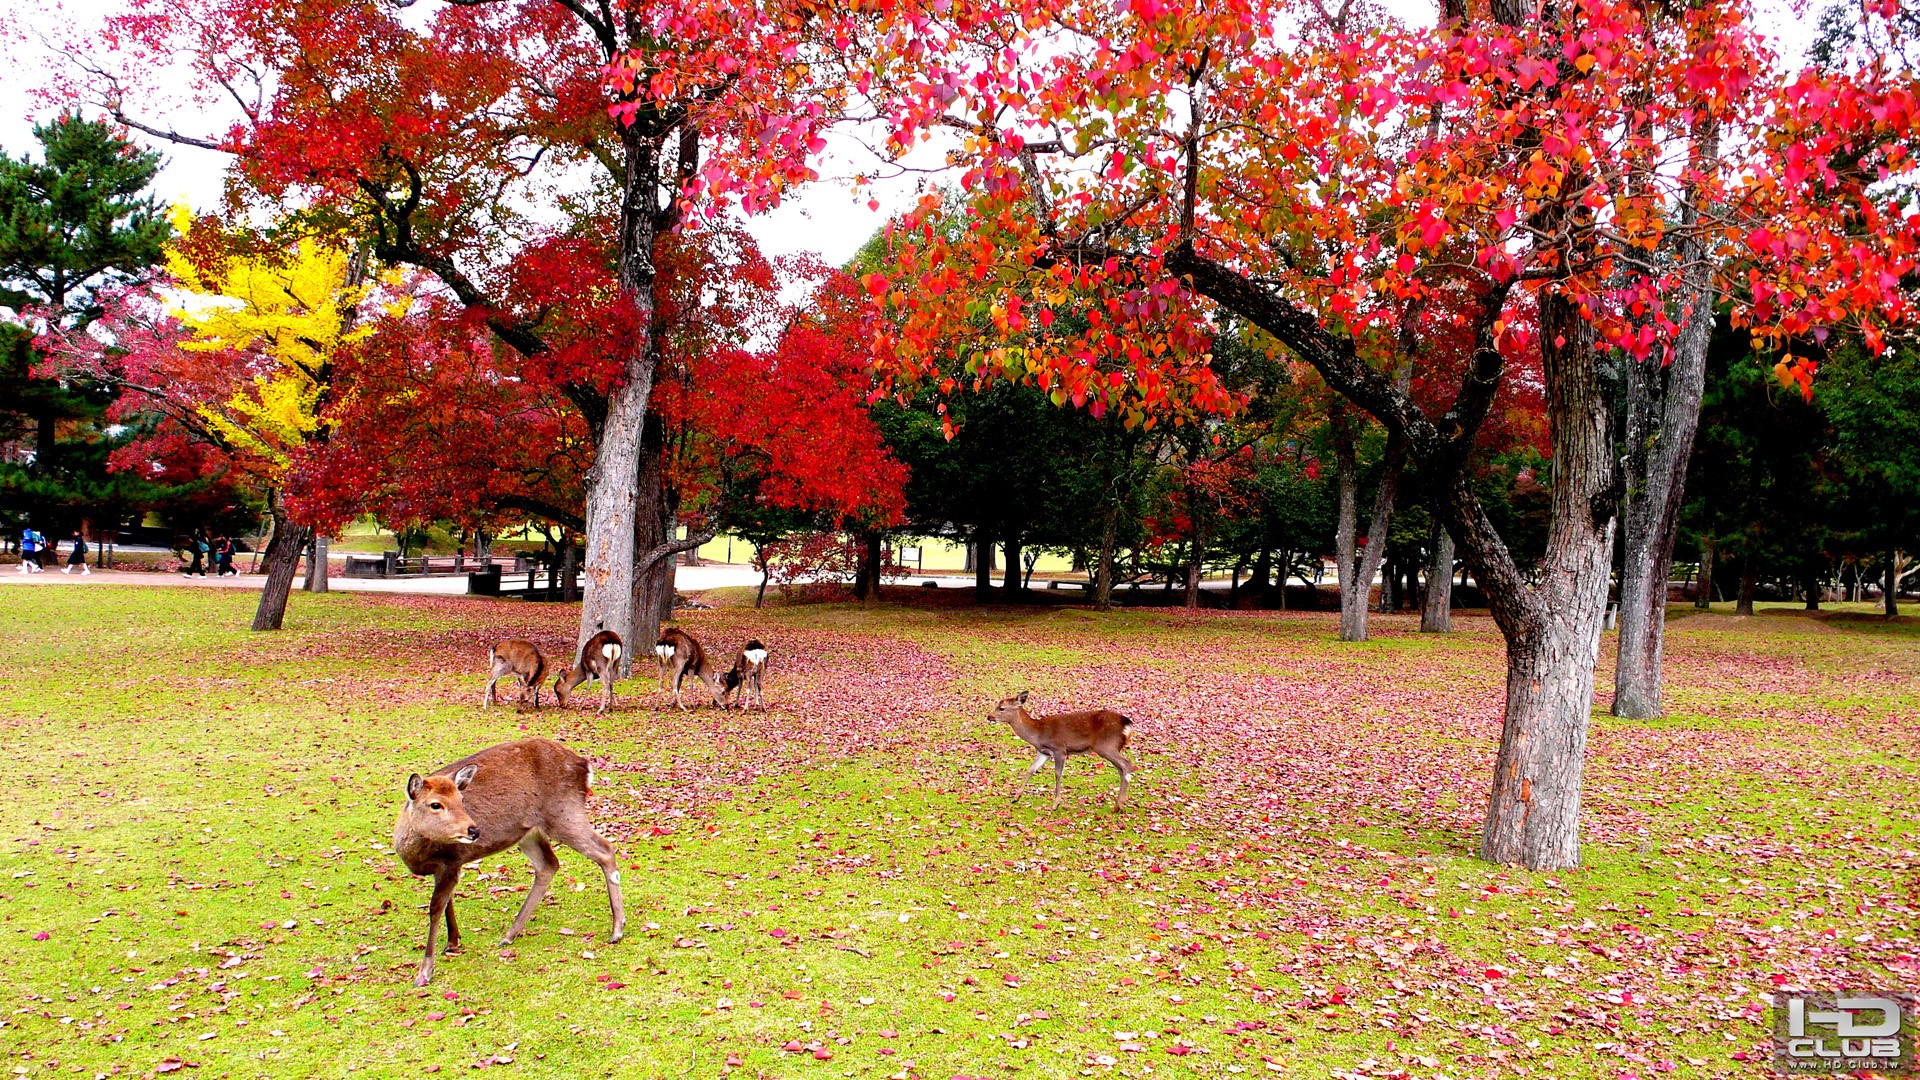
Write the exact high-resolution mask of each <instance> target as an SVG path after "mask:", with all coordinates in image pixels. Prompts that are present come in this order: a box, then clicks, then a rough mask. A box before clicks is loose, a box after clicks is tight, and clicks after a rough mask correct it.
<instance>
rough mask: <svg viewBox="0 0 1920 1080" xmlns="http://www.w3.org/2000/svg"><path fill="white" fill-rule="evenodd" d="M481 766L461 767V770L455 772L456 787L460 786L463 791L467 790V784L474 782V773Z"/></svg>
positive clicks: (454, 782) (454, 781)
mask: <svg viewBox="0 0 1920 1080" xmlns="http://www.w3.org/2000/svg"><path fill="white" fill-rule="evenodd" d="M479 768H480V766H478V765H469V766H467V767H466V768H464V769H461V770H460V771H459V772H457V773H454V774H453V786H454V787H456V788H459V789H460V790H461V791H465V790H467V785H468V784H471V783H473V774H474V773H475V772H476V771H477V770H478V769H479Z"/></svg>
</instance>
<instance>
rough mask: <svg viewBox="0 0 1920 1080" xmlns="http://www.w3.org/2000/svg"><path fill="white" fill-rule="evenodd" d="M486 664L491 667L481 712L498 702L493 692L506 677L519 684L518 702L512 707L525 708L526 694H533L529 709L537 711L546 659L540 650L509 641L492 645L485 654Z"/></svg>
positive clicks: (516, 641)
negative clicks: (490, 675) (516, 679)
mask: <svg viewBox="0 0 1920 1080" xmlns="http://www.w3.org/2000/svg"><path fill="white" fill-rule="evenodd" d="M487 661H488V663H489V664H491V665H492V667H493V678H491V679H488V680H487V692H486V694H485V696H483V697H482V698H481V699H480V707H481V708H483V709H486V708H491V707H493V705H494V704H495V703H496V702H498V701H499V700H500V698H499V696H498V695H497V694H496V693H495V692H494V688H495V687H496V686H498V685H499V683H500V680H501V679H504V678H506V677H507V676H509V675H512V676H514V677H516V678H518V679H519V680H520V699H519V701H518V702H516V703H515V707H516V708H518V707H521V706H524V705H526V703H527V693H528V692H529V691H531V692H532V693H533V707H534V708H536V709H538V708H539V707H540V686H541V684H542V683H544V682H545V681H546V678H547V657H546V654H545V653H543V652H541V651H540V646H538V645H535V644H534V643H533V642H531V641H522V640H521V639H519V638H511V639H509V640H507V641H503V642H501V643H500V644H498V645H495V646H494V647H493V650H492V651H491V652H489V653H487Z"/></svg>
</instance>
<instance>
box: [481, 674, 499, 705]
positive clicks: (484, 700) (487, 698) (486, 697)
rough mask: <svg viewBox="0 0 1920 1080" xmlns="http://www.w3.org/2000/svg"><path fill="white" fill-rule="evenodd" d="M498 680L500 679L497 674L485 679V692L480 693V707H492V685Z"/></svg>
mask: <svg viewBox="0 0 1920 1080" xmlns="http://www.w3.org/2000/svg"><path fill="white" fill-rule="evenodd" d="M499 681H500V676H498V675H495V676H494V677H493V678H491V679H488V680H487V692H486V693H484V694H481V695H480V707H481V708H483V709H489V708H492V707H493V701H494V696H493V688H494V685H495V684H497V683H498V682H499Z"/></svg>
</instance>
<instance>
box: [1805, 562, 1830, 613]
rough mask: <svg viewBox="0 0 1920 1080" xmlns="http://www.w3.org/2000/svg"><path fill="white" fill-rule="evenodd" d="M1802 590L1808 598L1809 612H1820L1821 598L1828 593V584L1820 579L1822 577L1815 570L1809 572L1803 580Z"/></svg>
mask: <svg viewBox="0 0 1920 1080" xmlns="http://www.w3.org/2000/svg"><path fill="white" fill-rule="evenodd" d="M1800 588H1801V590H1802V591H1803V592H1804V594H1805V595H1806V598H1807V610H1808V611H1819V610H1820V596H1821V594H1822V593H1824V592H1826V583H1825V582H1824V581H1822V580H1821V579H1820V575H1819V574H1818V573H1817V572H1815V571H1813V570H1808V571H1807V572H1806V574H1805V575H1804V576H1803V577H1802V578H1801V581H1800Z"/></svg>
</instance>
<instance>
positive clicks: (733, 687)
mask: <svg viewBox="0 0 1920 1080" xmlns="http://www.w3.org/2000/svg"><path fill="white" fill-rule="evenodd" d="M766 671H767V647H766V646H765V645H762V644H760V639H759V638H753V639H751V640H749V641H748V642H747V646H746V648H744V649H741V650H740V658H739V659H737V660H735V661H734V662H733V666H732V667H731V668H728V669H727V673H726V674H725V675H724V676H722V677H721V688H720V703H721V705H722V707H725V705H726V704H727V702H728V700H729V699H731V698H732V697H733V695H734V694H735V693H738V694H739V695H740V697H739V701H740V708H742V709H751V708H753V706H754V703H755V702H758V703H759V704H760V711H761V712H765V711H766V710H767V698H766V695H765V694H762V693H761V692H760V677H761V676H762V675H764V674H766Z"/></svg>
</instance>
